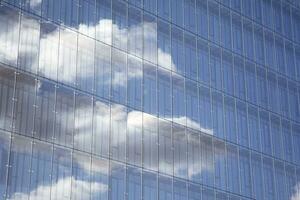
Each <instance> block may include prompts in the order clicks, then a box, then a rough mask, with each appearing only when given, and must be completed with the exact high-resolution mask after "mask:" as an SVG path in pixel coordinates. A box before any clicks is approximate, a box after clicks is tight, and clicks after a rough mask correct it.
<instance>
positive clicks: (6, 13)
mask: <svg viewBox="0 0 300 200" xmlns="http://www.w3.org/2000/svg"><path fill="white" fill-rule="evenodd" d="M0 26H1V30H0V41H1V43H0V49H1V50H0V60H1V61H2V62H4V63H7V64H9V65H12V66H16V65H17V57H18V40H19V12H17V11H15V10H13V9H11V8H8V7H6V6H4V5H0Z"/></svg>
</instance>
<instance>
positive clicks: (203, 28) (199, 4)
mask: <svg viewBox="0 0 300 200" xmlns="http://www.w3.org/2000/svg"><path fill="white" fill-rule="evenodd" d="M196 19H197V27H198V31H197V32H198V34H199V35H200V36H201V37H204V38H208V8H207V0H204V1H203V0H196Z"/></svg>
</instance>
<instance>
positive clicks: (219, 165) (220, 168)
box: [204, 140, 226, 190]
mask: <svg viewBox="0 0 300 200" xmlns="http://www.w3.org/2000/svg"><path fill="white" fill-rule="evenodd" d="M214 159H215V160H214V163H215V186H216V187H217V188H221V189H222V190H226V151H225V143H224V142H221V141H218V140H214ZM204 184H205V183H204Z"/></svg>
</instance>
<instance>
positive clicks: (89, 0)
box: [78, 0, 96, 38]
mask: <svg viewBox="0 0 300 200" xmlns="http://www.w3.org/2000/svg"><path fill="white" fill-rule="evenodd" d="M95 8H96V5H95V1H94V0H79V19H78V20H79V25H80V26H79V32H81V33H83V34H85V35H88V36H90V37H92V38H95V24H96V23H95V22H96V21H95V19H96V18H95V15H96V10H95ZM82 27H84V28H82Z"/></svg>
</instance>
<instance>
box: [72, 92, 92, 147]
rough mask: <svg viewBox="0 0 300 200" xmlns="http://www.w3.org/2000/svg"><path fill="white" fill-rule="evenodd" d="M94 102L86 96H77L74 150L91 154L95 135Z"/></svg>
mask: <svg viewBox="0 0 300 200" xmlns="http://www.w3.org/2000/svg"><path fill="white" fill-rule="evenodd" d="M92 122H93V100H92V97H90V96H87V95H84V94H76V95H75V127H74V148H75V149H78V150H82V151H86V152H91V147H92V139H93V136H92V133H93V123H92Z"/></svg>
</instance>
